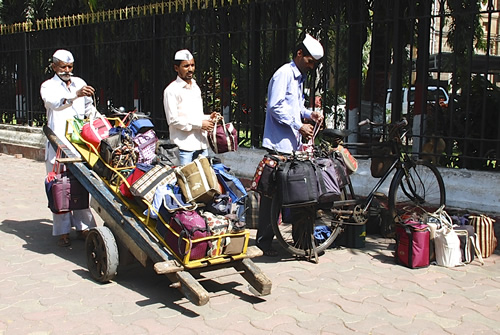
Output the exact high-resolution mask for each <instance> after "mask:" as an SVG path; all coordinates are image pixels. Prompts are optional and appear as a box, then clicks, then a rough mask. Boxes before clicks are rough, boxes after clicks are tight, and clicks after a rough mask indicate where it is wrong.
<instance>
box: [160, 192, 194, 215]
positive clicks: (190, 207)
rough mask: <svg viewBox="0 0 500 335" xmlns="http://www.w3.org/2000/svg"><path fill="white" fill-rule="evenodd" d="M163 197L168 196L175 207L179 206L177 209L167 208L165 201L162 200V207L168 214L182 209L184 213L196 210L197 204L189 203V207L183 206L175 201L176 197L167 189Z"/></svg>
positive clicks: (177, 200)
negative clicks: (175, 204)
mask: <svg viewBox="0 0 500 335" xmlns="http://www.w3.org/2000/svg"><path fill="white" fill-rule="evenodd" d="M165 195H169V196H170V197H171V198H172V199H173V200H174V202H175V203H177V205H178V206H179V208H169V207H168V206H167V204H166V203H165V199H163V206H165V208H166V209H167V210H168V211H169V212H175V211H176V210H179V209H183V210H185V211H191V210H193V211H194V210H195V209H196V208H198V204H197V203H196V202H195V203H194V204H193V203H191V205H190V206H184V205H183V204H182V203H181V202H180V201H179V199H177V197H176V196H175V193H174V192H173V191H172V190H171V189H170V188H168V189H167V192H166V193H165Z"/></svg>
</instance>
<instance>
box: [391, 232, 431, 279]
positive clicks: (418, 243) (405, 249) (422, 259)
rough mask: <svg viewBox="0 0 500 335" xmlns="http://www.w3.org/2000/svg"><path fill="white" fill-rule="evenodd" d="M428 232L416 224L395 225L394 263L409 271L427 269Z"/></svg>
mask: <svg viewBox="0 0 500 335" xmlns="http://www.w3.org/2000/svg"><path fill="white" fill-rule="evenodd" d="M429 244H430V231H429V227H428V226H427V225H426V224H421V223H418V222H412V223H398V224H396V254H395V256H396V263H398V264H400V265H404V266H406V267H408V268H410V269H416V268H423V267H427V266H429V264H430V261H429Z"/></svg>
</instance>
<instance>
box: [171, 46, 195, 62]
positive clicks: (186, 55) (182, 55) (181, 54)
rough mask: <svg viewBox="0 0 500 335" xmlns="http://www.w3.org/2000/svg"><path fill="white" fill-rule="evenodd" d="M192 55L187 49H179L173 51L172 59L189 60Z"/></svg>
mask: <svg viewBox="0 0 500 335" xmlns="http://www.w3.org/2000/svg"><path fill="white" fill-rule="evenodd" d="M191 59H193V55H191V53H190V52H189V50H187V49H182V50H179V51H177V52H176V53H175V56H174V60H181V61H182V60H191Z"/></svg>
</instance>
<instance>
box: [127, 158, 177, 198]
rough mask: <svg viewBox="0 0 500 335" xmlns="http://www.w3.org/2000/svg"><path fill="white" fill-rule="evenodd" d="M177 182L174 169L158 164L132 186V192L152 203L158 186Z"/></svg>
mask: <svg viewBox="0 0 500 335" xmlns="http://www.w3.org/2000/svg"><path fill="white" fill-rule="evenodd" d="M175 183H176V178H175V173H174V170H173V169H170V168H168V167H165V166H161V165H156V166H155V167H153V168H152V169H151V170H149V171H148V172H146V173H145V174H144V175H143V176H142V177H140V178H139V179H138V180H137V181H136V182H135V183H134V184H132V185H131V186H130V193H132V194H133V195H134V196H136V197H139V198H142V199H145V200H146V201H148V202H149V203H151V202H152V201H153V197H154V195H155V191H156V188H157V187H159V186H161V185H166V184H172V185H174V184H175Z"/></svg>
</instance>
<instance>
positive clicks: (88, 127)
mask: <svg viewBox="0 0 500 335" xmlns="http://www.w3.org/2000/svg"><path fill="white" fill-rule="evenodd" d="M111 128H112V127H111V124H110V123H109V121H108V119H107V118H105V117H104V116H102V115H100V116H98V117H97V118H91V119H90V120H89V122H87V123H85V124H84V125H83V127H82V131H81V133H80V136H81V138H82V139H83V140H84V141H85V142H88V143H89V144H90V145H89V148H90V149H94V150H95V151H96V152H99V145H100V144H101V141H102V140H103V139H105V138H108V137H109V130H110V129H111Z"/></svg>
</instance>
